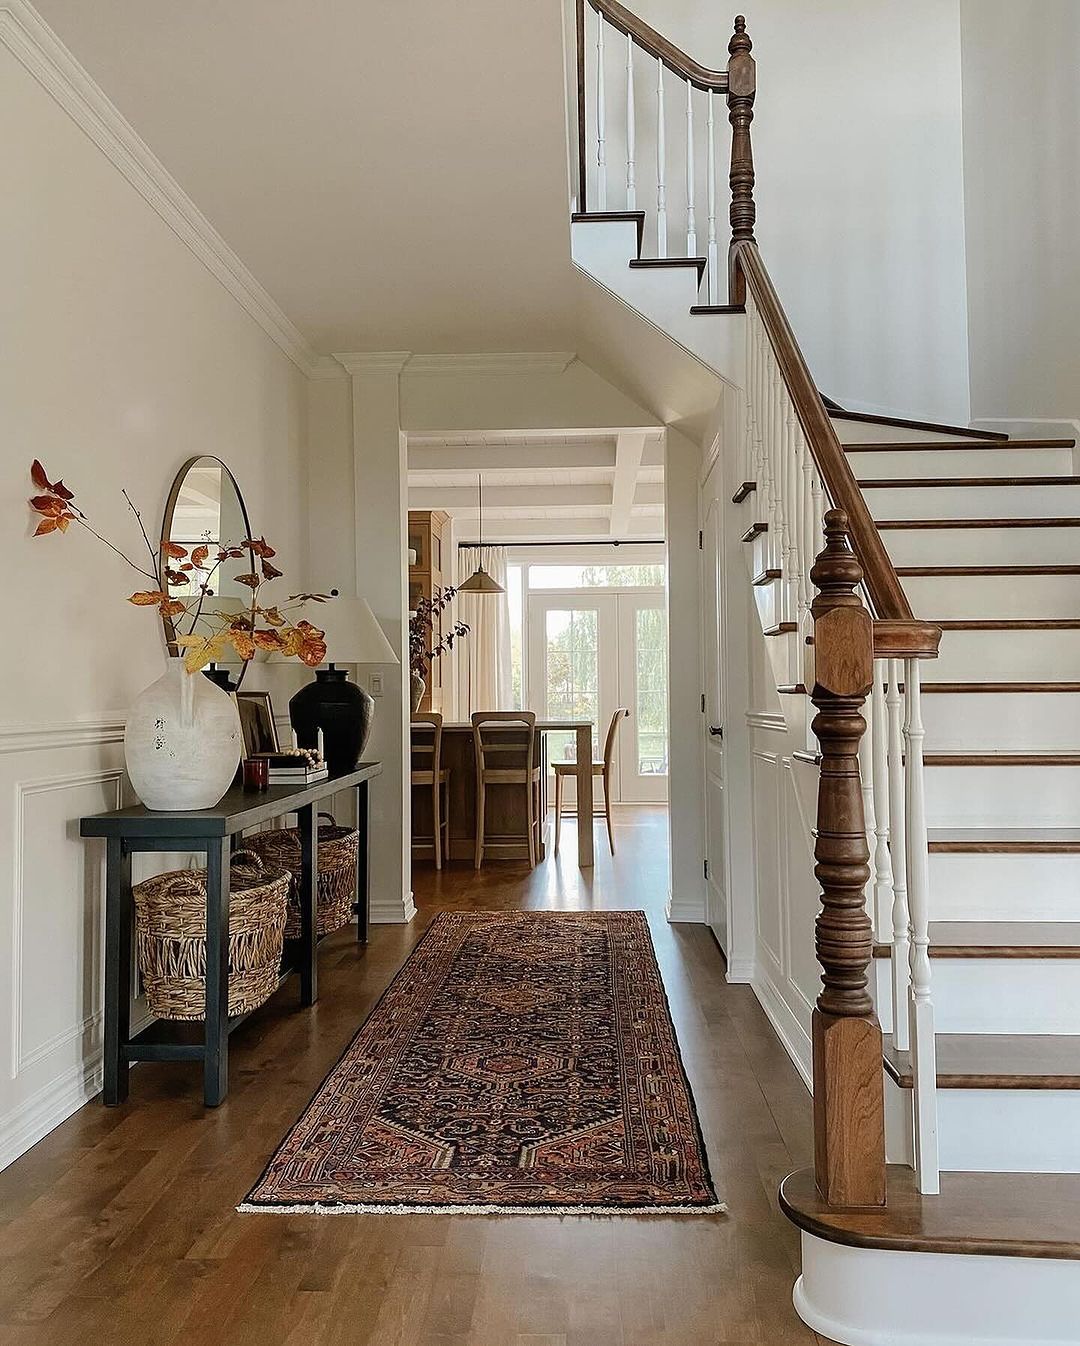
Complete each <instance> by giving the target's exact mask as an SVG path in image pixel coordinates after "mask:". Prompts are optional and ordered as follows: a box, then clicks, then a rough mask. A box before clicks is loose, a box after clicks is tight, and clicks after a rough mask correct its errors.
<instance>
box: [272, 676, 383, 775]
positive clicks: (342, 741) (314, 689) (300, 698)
mask: <svg viewBox="0 0 1080 1346" xmlns="http://www.w3.org/2000/svg"><path fill="white" fill-rule="evenodd" d="M374 713H375V702H374V700H373V699H372V698H371V697H370V696H369V695H368V693H367V692H365V691H364V689H363V687H358V686H357V685H356V683H355V682H350V681H349V680H348V678H347V677H346V676H345V670H344V669H343V668H335V667H334V665H333V664H331V665H330V667H329V668H320V669H317V670H316V673H315V681H314V682H309V683H307V684H306V685H305V686H303V687H301V688H300V690H299V691H298V692H297V693H296V695H295V696H294V697H293V699H292V700H291V701H290V702H289V718H290V720H291V721H292V727H293V728H294V729H295V730H296V741H297V743H298V744H299V745H300V747H301V748H314V747H317V746H318V742H319V730H320V729H321V730H322V731H323V754H324V756H325V757H326V765H327V766H328V767H329V769H330V774H331V776H341V775H344V773H345V772H347V771H352V770H353V768H354V767H355V766H356V764H357V762H358V761H359V760H360V758H361V757H362V755H363V752H364V749H365V748H366V747H367V741H368V735H369V734H370V733H371V719H372V716H373V715H374Z"/></svg>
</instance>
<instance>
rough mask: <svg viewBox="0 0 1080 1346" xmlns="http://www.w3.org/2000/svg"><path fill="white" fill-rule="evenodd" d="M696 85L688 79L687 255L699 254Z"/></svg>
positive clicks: (694, 255)
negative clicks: (696, 202) (695, 153)
mask: <svg viewBox="0 0 1080 1346" xmlns="http://www.w3.org/2000/svg"><path fill="white" fill-rule="evenodd" d="M693 94H694V86H693V85H692V84H691V83H690V81H689V80H687V81H686V255H687V257H696V256H697V215H696V212H695V210H694V98H693Z"/></svg>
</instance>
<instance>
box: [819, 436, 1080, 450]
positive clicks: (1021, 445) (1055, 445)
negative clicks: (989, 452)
mask: <svg viewBox="0 0 1080 1346" xmlns="http://www.w3.org/2000/svg"><path fill="white" fill-rule="evenodd" d="M1075 444H1076V440H1075V439H1004V438H1002V439H996V440H993V441H989V442H988V441H987V440H985V439H972V440H970V441H969V442H965V441H964V440H962V439H942V440H930V439H924V440H923V441H922V442H921V443H920V442H919V441H918V440H903V441H901V442H898V443H893V444H878V443H863V444H844V445H843V450H844V452H845V453H897V452H900V453H906V452H909V451H911V452H918V451H920V450H922V451H925V450H927V449H929V450H930V452H931V453H934V452H937V451H941V452H944V451H946V450H948V449H961V450H964V449H1071V448H1073V447H1074V446H1075Z"/></svg>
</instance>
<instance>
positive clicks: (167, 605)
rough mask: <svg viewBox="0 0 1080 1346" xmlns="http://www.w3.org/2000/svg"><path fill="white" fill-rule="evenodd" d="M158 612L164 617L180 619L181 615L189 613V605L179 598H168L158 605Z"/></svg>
mask: <svg viewBox="0 0 1080 1346" xmlns="http://www.w3.org/2000/svg"><path fill="white" fill-rule="evenodd" d="M158 611H159V612H160V613H161V615H162V616H163V617H179V616H180V614H181V613H183V612H187V605H186V604H185V603H181V602H180V600H179V599H178V598H167V599H165V600H163V601H162V602H161V603H159V604H158Z"/></svg>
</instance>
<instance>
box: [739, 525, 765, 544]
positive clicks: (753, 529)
mask: <svg viewBox="0 0 1080 1346" xmlns="http://www.w3.org/2000/svg"><path fill="white" fill-rule="evenodd" d="M768 531H769V525H768V524H767V523H752V524H751V525H750V527H749V528H748V529H747V530H746V532H745V533H744V534H743V535H742V541H743V542H753V540H754V538H756V537H760V536H761V534H762V533H767V532H768Z"/></svg>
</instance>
